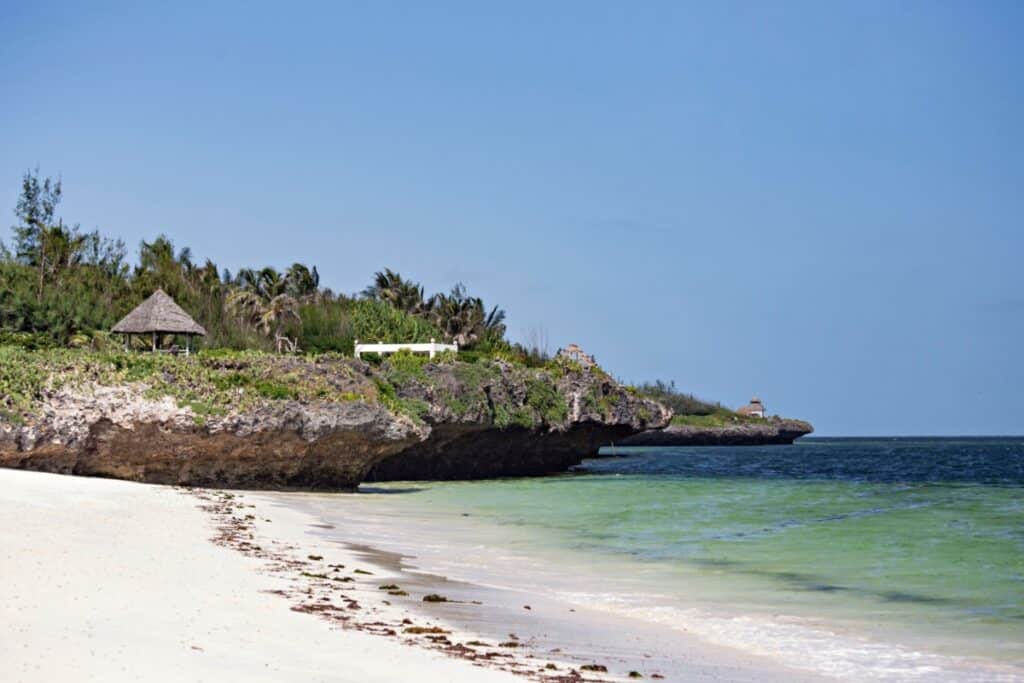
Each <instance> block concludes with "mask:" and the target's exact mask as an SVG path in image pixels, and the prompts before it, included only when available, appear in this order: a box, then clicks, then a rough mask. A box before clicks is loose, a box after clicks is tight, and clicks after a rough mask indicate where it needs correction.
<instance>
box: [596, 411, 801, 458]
mask: <svg viewBox="0 0 1024 683" xmlns="http://www.w3.org/2000/svg"><path fill="white" fill-rule="evenodd" d="M813 431H814V428H813V427H812V426H811V425H810V423H808V422H804V421H803V420H788V419H781V418H769V419H765V420H753V419H750V420H744V421H742V422H737V423H735V424H726V425H717V426H711V425H681V424H673V425H669V426H668V427H666V428H665V429H652V430H648V431H644V432H640V433H637V434H631V435H629V436H627V437H625V438H623V439H620V440H619V441H617V442H615V445H617V446H761V445H768V444H790V443H793V441H795V440H796V439H798V438H800V437H801V436H806V435H807V434H810V433H812V432H813ZM607 452H608V451H606V453H607Z"/></svg>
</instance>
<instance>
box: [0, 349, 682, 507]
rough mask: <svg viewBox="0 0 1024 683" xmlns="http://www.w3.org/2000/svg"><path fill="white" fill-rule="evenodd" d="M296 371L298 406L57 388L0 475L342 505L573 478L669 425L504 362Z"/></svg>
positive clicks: (586, 376) (14, 434)
mask: <svg viewBox="0 0 1024 683" xmlns="http://www.w3.org/2000/svg"><path fill="white" fill-rule="evenodd" d="M182 362H183V363H188V362H190V361H187V360H183V361H182ZM275 362H276V361H275ZM303 363H305V361H301V360H289V361H288V362H287V363H284V362H283V361H282V363H281V366H280V367H277V368H276V369H275V370H274V372H275V373H277V376H279V377H283V376H285V374H288V375H289V376H293V375H295V374H296V373H299V372H301V373H304V377H305V379H304V380H303V381H304V382H306V383H307V384H306V385H304V386H307V385H308V386H309V387H312V389H308V390H303V391H304V393H302V392H300V394H299V395H300V399H299V400H296V399H293V398H291V399H290V398H285V399H278V400H263V399H259V400H255V399H252V400H249V399H245V400H242V399H241V398H240V399H238V401H236V402H235V403H231V402H229V403H228V404H226V405H227V406H228V407H227V408H223V409H222V408H220V407H219V404H218V405H217V406H212V407H211V405H206V404H203V405H200V404H199V403H198V402H196V401H185V400H181V399H176V398H172V397H171V396H169V395H160V392H161V391H164V392H166V391H172V390H175V391H176V390H181V389H182V383H184V382H192V383H193V384H189V385H186V387H185V388H186V389H189V390H194V389H195V387H196V386H199V385H198V384H195V383H196V382H199V381H200V380H199V379H196V378H197V377H200V374H199V370H200V369H202V370H203V371H204V372H206V373H207V374H205V375H202V376H201V378H202V381H203V382H207V383H208V384H209V383H211V382H212V385H211V386H213V385H217V386H222V389H220V390H219V391H222V392H228V393H227V394H225V395H231V396H236V395H237V396H242V397H243V398H244V396H248V395H249V394H246V393H245V392H246V391H251V389H249V388H245V389H243V388H232V387H234V386H235V384H236V383H239V382H241V381H242V380H240V379H239V378H238V376H237V375H238V373H239V372H249V371H250V370H251V368H247V367H246V366H245V361H244V360H243V361H231V364H230V365H224V366H223V367H221V366H211V365H206V366H203V367H202V368H196V367H193V366H180V367H175V368H172V369H177V370H179V372H178V374H177V375H175V374H174V373H173V372H169V371H166V370H165V371H164V372H163V373H162V374H161V375H160V379H159V380H157V381H160V382H163V384H162V385H157V384H156V382H150V383H146V382H142V381H139V382H121V383H117V384H111V383H110V381H109V378H104V379H102V381H101V380H96V379H93V380H92V381H90V382H88V383H84V384H83V383H74V384H73V385H72V383H68V386H62V385H61V382H60V379H61V378H60V377H57V378H56V380H57V381H50V382H49V384H48V385H47V388H46V389H45V390H43V391H42V392H41V394H42V396H41V399H40V401H39V405H38V406H37V407H36V409H35V410H34V411H32V412H31V413H26V414H23V415H21V416H19V419H17V420H14V419H11V417H10V414H9V413H8V414H7V417H5V414H4V413H3V412H2V411H0V466H3V467H16V468H22V469H30V470H39V471H47V472H59V473H66V474H79V475H88V476H101V477H115V478H121V479H130V480H135V481H144V482H151V483H158V484H178V485H187V486H217V487H225V488H302V489H322V490H348V489H353V488H355V487H356V486H358V485H359V483H360V482H361V481H363V480H364V479H366V478H367V477H370V478H372V479H374V480H378V481H379V480H382V479H395V478H398V479H427V478H429V479H456V478H457V479H472V478H481V477H495V476H509V475H536V474H546V473H550V472H558V471H564V470H565V469H567V468H568V467H570V466H572V465H574V464H576V463H578V462H580V461H581V460H582V459H583V458H584V457H587V456H589V455H592V454H594V453H596V452H597V450H598V449H599V448H600V447H601V446H602V445H603V444H606V443H608V442H609V441H613V440H619V439H622V438H624V437H626V436H628V435H630V434H633V433H636V432H640V431H643V430H646V429H651V428H657V427H662V426H664V425H666V424H667V423H668V420H669V418H670V417H671V415H670V414H669V412H668V411H667V410H666V409H665V408H663V407H662V406H661V405H660V404H658V403H655V402H653V401H650V400H646V399H642V398H639V397H636V396H634V395H633V394H631V393H630V392H628V391H627V390H626V389H625V388H624V387H622V386H621V385H619V384H618V383H616V382H615V381H614V380H611V379H610V378H608V376H607V375H605V374H604V373H602V372H600V371H598V370H590V369H587V370H583V369H580V368H573V367H566V368H564V369H563V368H555V369H544V370H539V369H528V368H525V367H523V366H518V365H512V364H508V363H503V362H500V361H498V362H481V363H472V364H470V363H456V362H447V363H438V364H427V365H425V366H424V365H422V364H419V363H412V365H411V366H406V367H403V366H402V365H401V364H400V363H399V362H397V361H396V363H395V364H394V365H392V364H391V363H388V362H386V363H384V365H383V366H382V367H381V368H379V369H378V368H373V367H371V366H369V365H367V364H365V363H361V362H359V361H346V362H342V361H338V360H331V361H330V362H309V363H308V365H309V367H306V366H304V365H303ZM410 367H411V369H410ZM211 368H212V369H211ZM187 371H194V372H192V373H191V374H190V373H189V372H187ZM210 373H212V375H211V374H210ZM261 377H262V376H261ZM219 379H223V380H224V381H223V382H220V381H218V380H219ZM256 379H257V380H259V378H258V377H257V378H256ZM246 381H248V380H246ZM254 381H255V380H254ZM260 381H262V380H260ZM104 382H106V383H104ZM54 386H58V387H59V388H56V389H54V388H53V387H54ZM245 386H246V387H248V386H249V385H245ZM254 386H256V388H257V389H259V390H260V391H263V392H264V394H266V393H274V392H275V391H276V388H275V387H269V388H268V387H267V386H264V385H254ZM289 386H290V385H289ZM223 387H228V388H226V389H224V388H223ZM157 389H158V390H157ZM314 390H315V391H314ZM356 391H358V392H360V393H356ZM185 393H187V392H185ZM193 393H194V392H193ZM211 395H213V394H211ZM320 395H323V396H324V398H323V400H320V399H317V398H315V397H316V396H320ZM232 400H234V399H232ZM0 407H2V406H0Z"/></svg>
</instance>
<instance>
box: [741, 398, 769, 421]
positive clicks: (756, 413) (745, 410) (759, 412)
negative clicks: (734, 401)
mask: <svg viewBox="0 0 1024 683" xmlns="http://www.w3.org/2000/svg"><path fill="white" fill-rule="evenodd" d="M736 412H737V413H739V414H740V415H743V416H745V417H764V416H765V415H767V414H768V413H767V412H765V409H764V403H763V402H762V401H761V399H759V398H758V397H757V396H755V397H754V398H752V399H750V403H748V404H747V405H745V406H743V407H742V408H740V409H739V410H737V411H736Z"/></svg>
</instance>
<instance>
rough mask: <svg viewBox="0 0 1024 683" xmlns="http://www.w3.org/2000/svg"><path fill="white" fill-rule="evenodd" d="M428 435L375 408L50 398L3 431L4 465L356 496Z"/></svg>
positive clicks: (113, 393)
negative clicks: (219, 412) (387, 463)
mask: <svg viewBox="0 0 1024 683" xmlns="http://www.w3.org/2000/svg"><path fill="white" fill-rule="evenodd" d="M425 434H426V430H424V429H423V428H422V427H421V426H418V425H416V424H415V423H414V422H413V421H412V420H410V419H409V418H408V417H405V416H396V415H393V414H392V413H390V412H388V411H387V410H385V409H384V408H383V407H382V406H380V405H377V404H371V403H366V402H363V401H351V402H344V403H328V402H324V403H312V404H309V403H305V404H304V403H299V402H296V401H281V402H275V403H273V404H270V405H268V406H263V407H260V408H258V409H256V410H254V411H251V412H247V413H242V414H235V415H231V416H227V417H222V418H213V419H209V420H201V419H198V418H197V416H196V415H195V414H194V413H193V411H192V410H191V409H190V408H188V407H184V408H182V407H179V406H178V405H177V403H176V402H175V401H173V400H172V399H170V398H167V397H164V398H162V399H158V400H153V399H149V398H146V397H145V395H144V386H125V387H91V388H90V389H89V390H87V391H77V392H73V391H67V390H64V391H60V392H58V393H56V394H55V395H53V396H52V397H50V398H48V399H47V401H46V402H45V404H44V410H43V415H42V417H41V419H39V420H36V421H33V422H32V423H31V424H26V425H22V426H18V427H14V426H12V425H6V426H3V427H0V466H5V467H17V468H21V469H29V470H38V471H45V472H59V473H64V474H78V475H85V476H99V477H114V478H118V479H130V480H134V481H145V482H150V483H156V484H180V485H187V486H218V487H227V488H288V487H297V488H310V489H326V490H343V489H351V488H354V487H355V486H358V484H359V482H360V481H361V480H362V478H363V477H364V476H365V474H366V472H367V471H368V470H369V469H370V467H372V465H373V464H374V463H375V462H376V461H377V460H380V459H381V458H384V457H387V456H388V455H391V454H392V453H396V452H398V451H400V450H402V449H404V448H406V447H408V446H409V445H410V444H412V443H415V442H417V441H419V440H420V439H422V438H424V436H425Z"/></svg>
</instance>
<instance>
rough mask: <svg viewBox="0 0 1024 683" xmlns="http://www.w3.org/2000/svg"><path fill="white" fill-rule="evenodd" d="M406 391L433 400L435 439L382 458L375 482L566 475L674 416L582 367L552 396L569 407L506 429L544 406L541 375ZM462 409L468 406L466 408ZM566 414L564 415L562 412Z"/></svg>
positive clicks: (372, 476)
mask: <svg viewBox="0 0 1024 683" xmlns="http://www.w3.org/2000/svg"><path fill="white" fill-rule="evenodd" d="M427 371H428V372H427V374H428V379H427V381H425V382H414V383H411V384H409V385H408V386H406V387H405V388H404V389H403V390H402V391H401V392H400V395H401V396H403V397H405V398H412V399H417V398H418V399H421V400H427V401H428V402H430V403H431V406H432V409H431V412H430V414H429V415H428V416H427V420H428V421H429V422H430V424H431V432H430V434H429V436H428V437H427V438H426V439H424V440H423V441H420V442H418V443H415V444H412V445H411V446H409V447H408V448H406V449H404V450H402V451H401V452H399V453H396V454H395V455H392V456H389V457H386V458H384V459H382V460H381V461H380V462H379V463H378V464H376V465H375V466H374V467H373V468H372V469H371V470H370V472H369V474H368V475H367V480H368V481H396V480H430V479H433V480H439V479H440V480H444V479H485V478H491V477H511V476H531V475H540V474H550V473H553V472H564V471H565V470H567V469H568V468H570V467H572V466H573V465H577V464H579V463H580V462H581V461H582V460H583V459H584V458H586V457H590V456H593V455H596V454H597V452H598V450H599V449H600V448H601V446H603V445H606V444H608V443H610V442H612V441H616V440H619V439H622V438H625V437H627V436H629V435H631V434H635V433H637V432H640V431H643V430H645V429H650V428H656V427H660V426H664V425H667V424H668V421H669V419H671V413H670V411H668V410H667V409H666V408H665V407H663V406H662V405H661V404H659V403H656V402H654V401H651V400H648V399H643V398H639V397H637V396H635V395H633V394H631V393H630V392H629V391H627V390H626V389H625V387H623V386H621V385H619V384H618V383H617V382H615V381H614V380H612V379H610V378H609V377H608V376H607V375H604V374H603V373H601V372H599V371H592V370H590V369H583V368H577V369H575V370H570V371H568V372H566V373H565V374H564V375H562V376H561V377H558V378H557V379H556V380H555V381H554V384H553V385H552V386H551V387H550V389H551V390H552V392H553V393H552V397H557V398H558V399H559V400H564V406H561V405H554V403H555V401H552V402H551V405H548V406H546V408H547V409H546V413H547V414H546V415H533V416H532V417H531V416H530V414H529V413H527V412H524V413H521V414H520V416H519V421H518V422H517V423H513V424H510V425H502V424H500V422H501V419H502V416H503V415H504V414H505V413H506V412H508V411H514V410H516V409H517V408H519V409H522V408H523V407H524V406H529V405H530V404H531V401H532V402H533V403H534V404H539V405H540V406H541V410H538V411H537V412H539V413H543V412H545V410H543V408H544V407H545V406H544V403H543V401H539V400H536V397H537V394H540V393H542V391H543V390H542V389H540V388H538V387H537V384H536V383H537V382H541V379H540V375H538V374H537V372H538V371H533V374H532V375H531V372H530V371H524V370H522V369H521V368H515V367H512V366H509V365H505V364H499V365H498V372H496V373H492V374H489V375H488V376H485V377H483V378H479V377H475V378H467V377H464V376H462V377H460V375H459V373H445V375H444V376H441V377H439V376H437V372H436V370H434V371H433V372H432V371H431V368H429V367H428V368H427ZM439 394H443V395H449V396H458V397H459V398H460V403H461V402H463V401H464V402H466V403H467V404H468V405H466V406H465V408H464V410H463V412H456V411H453V410H452V408H451V407H450V405H449V403H448V402H445V401H443V400H440V401H439V400H438V397H439ZM460 407H461V406H460ZM563 408H564V413H560V412H559V411H560V410H561V409H563Z"/></svg>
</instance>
